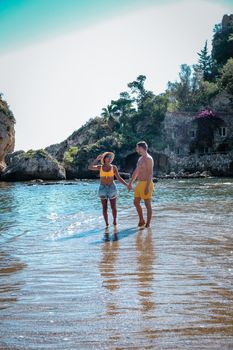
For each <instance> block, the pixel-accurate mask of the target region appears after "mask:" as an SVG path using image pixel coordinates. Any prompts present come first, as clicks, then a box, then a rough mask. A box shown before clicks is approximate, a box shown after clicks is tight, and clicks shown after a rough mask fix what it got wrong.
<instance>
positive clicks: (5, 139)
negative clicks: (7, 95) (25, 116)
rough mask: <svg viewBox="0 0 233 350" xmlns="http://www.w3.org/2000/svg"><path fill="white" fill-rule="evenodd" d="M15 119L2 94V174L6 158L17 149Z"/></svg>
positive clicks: (0, 103)
mask: <svg viewBox="0 0 233 350" xmlns="http://www.w3.org/2000/svg"><path fill="white" fill-rule="evenodd" d="M14 124H15V119H14V116H13V114H12V112H11V111H10V109H9V107H8V104H7V103H6V101H3V100H2V97H1V94H0V173H1V172H2V171H3V170H4V169H5V167H6V163H5V157H6V155H7V154H8V153H10V152H13V151H14V147H15V128H14Z"/></svg>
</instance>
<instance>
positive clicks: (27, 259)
mask: <svg viewBox="0 0 233 350" xmlns="http://www.w3.org/2000/svg"><path fill="white" fill-rule="evenodd" d="M66 184H68V183H67V182H64V183H60V184H56V185H35V186H28V185H27V184H26V183H9V184H7V183H0V281H1V284H0V309H1V310H0V349H14V350H15V349H20V350H21V349H27V350H28V349H52V350H57V349H72V350H73V349H81V350H82V349H101V350H102V349H118V350H120V349H140V350H142V349H172V350H175V349H179V350H180V349H211V350H212V349H232V348H233V345H232V344H233V283H232V282H233V266H232V262H233V241H232V236H233V233H232V232H233V229H232V227H233V215H232V208H233V179H192V180H160V181H159V182H158V183H157V184H156V185H155V192H154V197H153V208H154V209H153V225H152V228H151V229H144V230H138V229H137V217H136V214H135V210H134V208H132V200H133V194H132V193H130V194H129V193H127V192H126V191H125V189H124V188H123V186H122V185H118V189H119V199H118V209H119V225H118V229H117V230H115V231H114V230H113V228H112V227H110V230H109V234H107V233H106V232H105V231H104V229H103V227H104V225H103V220H102V217H101V208H100V203H99V201H98V199H97V197H96V192H97V188H98V183H97V182H96V181H86V182H85V181H80V182H76V183H74V184H73V185H72V184H71V185H66Z"/></svg>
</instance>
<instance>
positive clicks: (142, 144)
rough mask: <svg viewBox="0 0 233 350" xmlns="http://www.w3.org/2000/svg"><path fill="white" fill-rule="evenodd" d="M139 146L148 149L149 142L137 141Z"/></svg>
mask: <svg viewBox="0 0 233 350" xmlns="http://www.w3.org/2000/svg"><path fill="white" fill-rule="evenodd" d="M137 146H138V147H142V148H144V150H145V151H147V150H148V145H147V143H146V142H145V141H139V142H138V143H137Z"/></svg>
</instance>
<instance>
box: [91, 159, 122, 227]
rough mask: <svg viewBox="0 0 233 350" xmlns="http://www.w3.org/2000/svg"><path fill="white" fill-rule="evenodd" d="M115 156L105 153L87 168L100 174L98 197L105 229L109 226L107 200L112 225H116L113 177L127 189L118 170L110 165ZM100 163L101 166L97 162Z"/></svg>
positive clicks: (115, 194)
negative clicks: (110, 210) (110, 211)
mask: <svg viewBox="0 0 233 350" xmlns="http://www.w3.org/2000/svg"><path fill="white" fill-rule="evenodd" d="M114 157H115V155H114V153H112V152H105V153H103V154H102V155H99V156H98V157H97V158H96V159H95V160H94V161H93V162H92V163H91V164H90V165H89V167H88V169H89V170H95V171H99V172H100V186H99V192H98V195H99V197H100V199H101V202H102V207H103V216H104V220H105V223H106V227H108V226H109V223H108V199H109V200H110V205H111V208H112V215H113V225H115V226H116V225H117V221H116V220H117V208H116V199H117V188H116V184H115V182H114V176H115V177H116V178H117V180H119V181H120V182H121V183H122V184H124V185H125V186H126V187H127V183H126V182H125V181H124V180H123V179H122V177H121V176H120V175H119V172H118V169H117V167H116V166H115V165H112V164H111V163H112V161H113V159H114ZM99 161H101V165H98V162H99Z"/></svg>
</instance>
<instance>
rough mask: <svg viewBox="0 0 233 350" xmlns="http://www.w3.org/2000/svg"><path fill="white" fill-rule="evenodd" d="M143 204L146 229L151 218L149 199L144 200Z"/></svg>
mask: <svg viewBox="0 0 233 350" xmlns="http://www.w3.org/2000/svg"><path fill="white" fill-rule="evenodd" d="M144 202H145V206H146V210H147V220H146V227H150V222H151V217H152V207H151V199H144Z"/></svg>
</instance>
